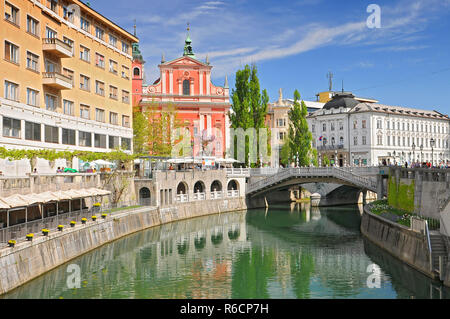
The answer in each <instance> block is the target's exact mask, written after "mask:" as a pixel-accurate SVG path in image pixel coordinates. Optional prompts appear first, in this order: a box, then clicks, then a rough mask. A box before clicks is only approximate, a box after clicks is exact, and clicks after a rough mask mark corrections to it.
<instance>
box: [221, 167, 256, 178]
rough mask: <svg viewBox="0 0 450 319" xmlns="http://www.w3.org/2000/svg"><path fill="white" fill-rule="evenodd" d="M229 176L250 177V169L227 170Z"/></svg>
mask: <svg viewBox="0 0 450 319" xmlns="http://www.w3.org/2000/svg"><path fill="white" fill-rule="evenodd" d="M226 171H227V176H242V177H248V176H250V168H242V167H241V168H234V167H233V168H227V169H226Z"/></svg>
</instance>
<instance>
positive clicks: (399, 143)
mask: <svg viewBox="0 0 450 319" xmlns="http://www.w3.org/2000/svg"><path fill="white" fill-rule="evenodd" d="M397 142H398V143H397V145H398V146H401V144H402V141H401V138H400V136H398V138H397Z"/></svg>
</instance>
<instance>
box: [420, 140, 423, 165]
mask: <svg viewBox="0 0 450 319" xmlns="http://www.w3.org/2000/svg"><path fill="white" fill-rule="evenodd" d="M422 151H423V144H420V160H421V161H422V162H423V153H422Z"/></svg>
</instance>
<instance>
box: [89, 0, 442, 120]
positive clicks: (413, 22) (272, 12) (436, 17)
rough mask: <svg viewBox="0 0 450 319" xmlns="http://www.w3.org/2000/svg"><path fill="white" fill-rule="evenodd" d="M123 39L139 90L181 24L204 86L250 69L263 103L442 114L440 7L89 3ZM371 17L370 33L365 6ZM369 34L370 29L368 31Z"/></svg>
mask: <svg viewBox="0 0 450 319" xmlns="http://www.w3.org/2000/svg"><path fill="white" fill-rule="evenodd" d="M90 3H91V7H92V8H93V9H95V10H97V11H98V12H100V13H101V14H103V15H104V16H106V17H108V18H109V19H110V20H112V21H114V22H115V23H117V24H118V25H119V26H121V27H122V28H124V29H126V30H127V31H129V32H133V25H134V20H135V19H136V25H137V36H138V38H139V41H140V49H141V52H142V54H143V56H144V59H145V61H146V64H145V75H146V81H147V83H153V82H154V81H155V80H156V79H157V78H158V77H159V69H158V64H159V63H160V61H161V55H162V54H163V53H164V55H165V59H166V61H170V60H172V59H176V58H178V57H180V56H182V53H183V48H184V40H185V38H186V33H187V31H186V27H187V22H189V24H190V37H191V39H192V47H193V50H194V53H195V54H196V57H197V58H198V59H199V60H202V61H204V60H205V57H206V55H208V56H209V60H210V64H211V65H212V66H213V69H212V82H213V84H214V85H220V86H222V85H223V84H224V79H225V75H227V76H228V80H229V85H230V89H233V88H234V79H235V74H236V71H237V70H239V69H242V68H243V67H244V66H245V65H246V64H255V65H256V67H257V69H258V77H259V81H260V85H261V89H267V91H268V93H269V97H270V101H275V100H277V99H278V91H279V89H280V88H282V89H283V96H284V98H292V97H293V94H294V90H295V89H298V90H299V92H300V94H301V96H302V99H304V100H309V101H315V100H316V96H315V95H316V94H317V93H318V92H322V91H327V90H328V79H327V73H328V72H330V71H331V72H332V73H333V74H334V78H333V90H335V91H340V90H341V89H342V83H343V86H344V90H345V91H350V92H353V93H354V94H355V95H356V96H359V97H367V98H374V99H377V100H379V101H380V103H383V104H387V105H397V106H405V107H415V108H421V109H427V110H437V111H439V112H441V113H445V114H450V36H449V33H450V0H386V1H381V0H370V1H364V0H345V1H341V0H298V1H293V0H289V1H285V0H278V1H274V0H272V1H268V0H233V1H231V0H230V1H226V0H217V1H216V0H211V1H210V0H208V1H201V0H190V1H185V0H164V1H163V0H151V1H148V0H127V1H125V0H114V1H110V0H90ZM370 4H376V5H378V6H379V8H380V9H381V10H380V25H379V26H380V28H369V26H368V24H367V20H368V19H369V20H370V21H372V22H373V21H374V20H372V19H371V18H370V16H371V15H372V14H373V13H374V12H373V11H370V12H368V10H367V9H368V6H369V5H370ZM369 25H373V23H372V24H369Z"/></svg>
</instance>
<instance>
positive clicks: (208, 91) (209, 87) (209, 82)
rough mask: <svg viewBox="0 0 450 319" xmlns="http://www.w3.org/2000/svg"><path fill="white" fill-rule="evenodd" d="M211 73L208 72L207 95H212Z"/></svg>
mask: <svg viewBox="0 0 450 319" xmlns="http://www.w3.org/2000/svg"><path fill="white" fill-rule="evenodd" d="M210 78H211V74H210V73H209V72H208V73H206V95H211V85H210V84H211V79H210Z"/></svg>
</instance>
